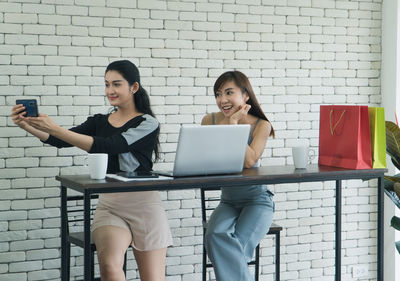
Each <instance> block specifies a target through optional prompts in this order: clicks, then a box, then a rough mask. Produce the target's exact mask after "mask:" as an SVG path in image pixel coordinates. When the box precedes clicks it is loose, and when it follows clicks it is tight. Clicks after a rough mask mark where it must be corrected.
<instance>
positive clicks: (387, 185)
mask: <svg viewBox="0 0 400 281" xmlns="http://www.w3.org/2000/svg"><path fill="white" fill-rule="evenodd" d="M390 178H391V179H392V180H397V179H398V178H399V175H395V176H394V177H390ZM394 184H395V183H394V182H393V181H390V180H388V179H386V177H385V179H384V180H383V187H384V188H383V191H384V192H385V194H386V195H387V196H388V197H389V198H390V200H392V201H393V203H394V204H395V205H396V206H397V208H399V209H400V198H399V196H398V195H397V194H396V192H395V191H394Z"/></svg>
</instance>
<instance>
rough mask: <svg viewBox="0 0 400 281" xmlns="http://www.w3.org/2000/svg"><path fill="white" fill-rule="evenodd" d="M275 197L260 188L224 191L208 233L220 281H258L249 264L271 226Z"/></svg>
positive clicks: (262, 187) (208, 250)
mask: <svg viewBox="0 0 400 281" xmlns="http://www.w3.org/2000/svg"><path fill="white" fill-rule="evenodd" d="M272 196H273V193H271V192H270V191H269V190H267V188H266V186H260V185H259V186H254V185H253V186H241V187H234V188H224V189H223V190H222V194H221V202H220V204H219V205H218V207H217V208H216V209H215V210H214V212H213V213H212V214H211V217H210V219H209V221H208V225H207V232H206V249H207V253H208V256H209V258H210V260H211V262H212V263H213V266H214V271H215V275H216V278H217V280H218V281H252V280H254V278H253V275H252V274H250V271H249V268H248V265H247V262H248V261H250V260H251V258H252V257H253V253H254V250H255V248H256V247H257V245H258V244H259V243H260V241H261V239H262V238H263V237H264V235H265V234H266V233H267V231H268V229H269V227H270V226H271V223H272V216H273V212H274V202H273V201H272Z"/></svg>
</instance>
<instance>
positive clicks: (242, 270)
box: [202, 71, 274, 281]
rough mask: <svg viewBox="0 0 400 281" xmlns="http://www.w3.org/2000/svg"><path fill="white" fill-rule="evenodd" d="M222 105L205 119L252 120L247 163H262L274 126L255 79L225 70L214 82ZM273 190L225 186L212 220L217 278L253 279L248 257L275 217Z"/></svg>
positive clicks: (209, 243) (210, 245)
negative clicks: (259, 97)
mask: <svg viewBox="0 0 400 281" xmlns="http://www.w3.org/2000/svg"><path fill="white" fill-rule="evenodd" d="M214 94H215V101H216V103H217V105H218V108H219V109H220V111H219V112H215V113H214V112H213V113H210V114H207V115H206V116H204V118H203V120H202V125H215V124H232V125H235V124H250V126H251V130H250V135H249V139H248V145H247V150H246V156H245V162H244V166H245V167H246V168H251V167H258V166H259V165H260V161H259V159H260V157H261V155H262V153H263V151H264V148H265V145H266V142H267V139H268V137H269V136H274V130H273V128H272V126H271V123H270V122H269V121H268V119H267V117H266V116H265V114H264V112H263V111H262V109H261V107H260V105H259V103H258V101H257V99H256V96H255V95H254V91H253V89H252V87H251V84H250V82H249V79H248V78H247V77H246V75H244V74H243V73H241V72H239V71H228V72H225V73H223V74H222V75H221V76H220V77H219V78H218V79H217V81H216V82H215V84H214ZM272 197H273V193H272V192H270V191H269V190H268V189H267V187H266V186H265V185H252V186H238V187H229V188H221V202H220V204H219V205H218V207H217V208H216V209H215V210H214V212H213V213H212V214H211V217H210V220H209V222H208V225H207V232H206V235H205V237H206V245H205V246H206V248H207V253H208V256H209V258H210V260H211V262H212V263H213V267H214V271H215V276H216V279H217V281H233V280H240V281H251V280H253V277H252V276H251V274H250V272H249V269H248V266H247V262H248V261H249V260H250V259H251V257H252V256H253V252H254V249H255V248H256V246H257V245H258V244H259V242H260V240H261V239H262V237H263V236H264V235H265V233H267V231H268V229H269V227H270V226H271V223H272V216H273V212H274V203H273V201H272Z"/></svg>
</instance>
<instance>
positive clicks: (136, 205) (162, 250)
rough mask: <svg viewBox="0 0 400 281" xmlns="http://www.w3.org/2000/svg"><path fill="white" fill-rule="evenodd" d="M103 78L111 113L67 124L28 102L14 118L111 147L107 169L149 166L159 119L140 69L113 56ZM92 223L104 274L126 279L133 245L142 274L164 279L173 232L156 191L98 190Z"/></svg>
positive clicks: (69, 140) (61, 142) (59, 140)
mask: <svg viewBox="0 0 400 281" xmlns="http://www.w3.org/2000/svg"><path fill="white" fill-rule="evenodd" d="M104 79H105V94H106V97H107V99H108V100H109V102H110V104H111V105H112V106H113V107H114V109H113V111H112V112H111V113H109V114H95V115H94V116H90V117H88V118H87V120H86V121H85V122H84V123H82V124H81V125H79V126H76V127H73V128H71V129H69V130H68V129H65V128H62V127H60V126H59V125H57V124H56V123H55V122H54V121H53V120H52V119H51V118H50V117H49V116H47V115H46V114H39V117H25V114H26V113H25V108H24V106H22V105H16V106H14V107H13V109H12V111H11V117H12V120H13V121H14V123H15V124H16V125H18V126H19V127H20V128H22V129H24V130H26V131H27V132H29V133H31V134H32V135H34V136H36V137H38V138H39V139H40V140H42V141H43V142H44V143H47V144H50V145H53V146H56V147H59V148H61V147H70V146H76V147H79V148H81V149H83V150H85V151H87V152H89V153H107V154H108V167H107V172H108V173H117V172H120V171H127V172H130V171H150V170H151V169H152V165H153V162H152V160H153V153H154V154H155V156H156V158H157V155H158V137H159V123H158V121H157V120H156V119H155V117H154V114H153V112H152V110H151V108H150V102H149V97H148V95H147V92H146V91H145V90H144V89H143V87H142V86H141V84H140V75H139V70H138V69H137V67H136V66H135V65H134V64H133V63H132V62H130V61H127V60H120V61H114V62H112V63H110V64H109V65H108V66H107V69H106V71H105V75H104ZM91 229H92V238H93V241H94V243H95V244H96V249H97V255H98V260H99V265H100V274H101V280H121V281H122V280H125V275H124V272H123V263H124V254H125V252H126V250H127V249H128V247H129V246H130V245H131V246H132V248H133V252H134V255H135V258H136V261H137V264H138V268H139V273H140V278H141V280H142V281H154V280H157V281H162V280H165V260H166V249H167V247H168V246H170V245H172V236H171V232H170V229H169V226H168V219H167V216H166V214H165V211H164V209H163V206H162V202H161V199H160V196H159V194H158V192H157V191H148V192H131V193H112V194H102V195H100V197H99V203H98V205H97V208H96V212H95V216H94V220H93V223H92V226H91Z"/></svg>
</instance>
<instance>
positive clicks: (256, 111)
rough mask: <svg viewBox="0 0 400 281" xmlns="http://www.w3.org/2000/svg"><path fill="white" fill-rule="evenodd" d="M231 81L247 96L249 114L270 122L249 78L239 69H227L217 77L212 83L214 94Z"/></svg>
mask: <svg viewBox="0 0 400 281" xmlns="http://www.w3.org/2000/svg"><path fill="white" fill-rule="evenodd" d="M230 81H233V82H234V83H235V85H236V86H237V87H238V88H240V90H241V91H242V93H247V95H248V96H249V99H248V100H247V102H246V103H247V104H250V105H251V108H250V110H249V113H250V114H251V115H254V116H257V117H258V118H261V119H263V120H265V121H268V122H269V123H271V122H270V121H269V120H268V118H267V117H266V116H265V114H264V111H263V110H262V108H261V106H260V104H259V103H258V100H257V98H256V95H255V94H254V91H253V87H251V84H250V81H249V78H247V76H246V75H244V74H243V73H242V72H240V71H237V70H235V71H227V72H225V73H223V74H221V76H219V77H218V79H217V81H215V83H214V95H216V94H217V91H218V90H219V89H220V88H221V87H222V86H223V85H224V84H225V83H226V82H230ZM269 135H270V136H272V137H275V131H274V128H273V127H272V124H271V132H270V134H269Z"/></svg>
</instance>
